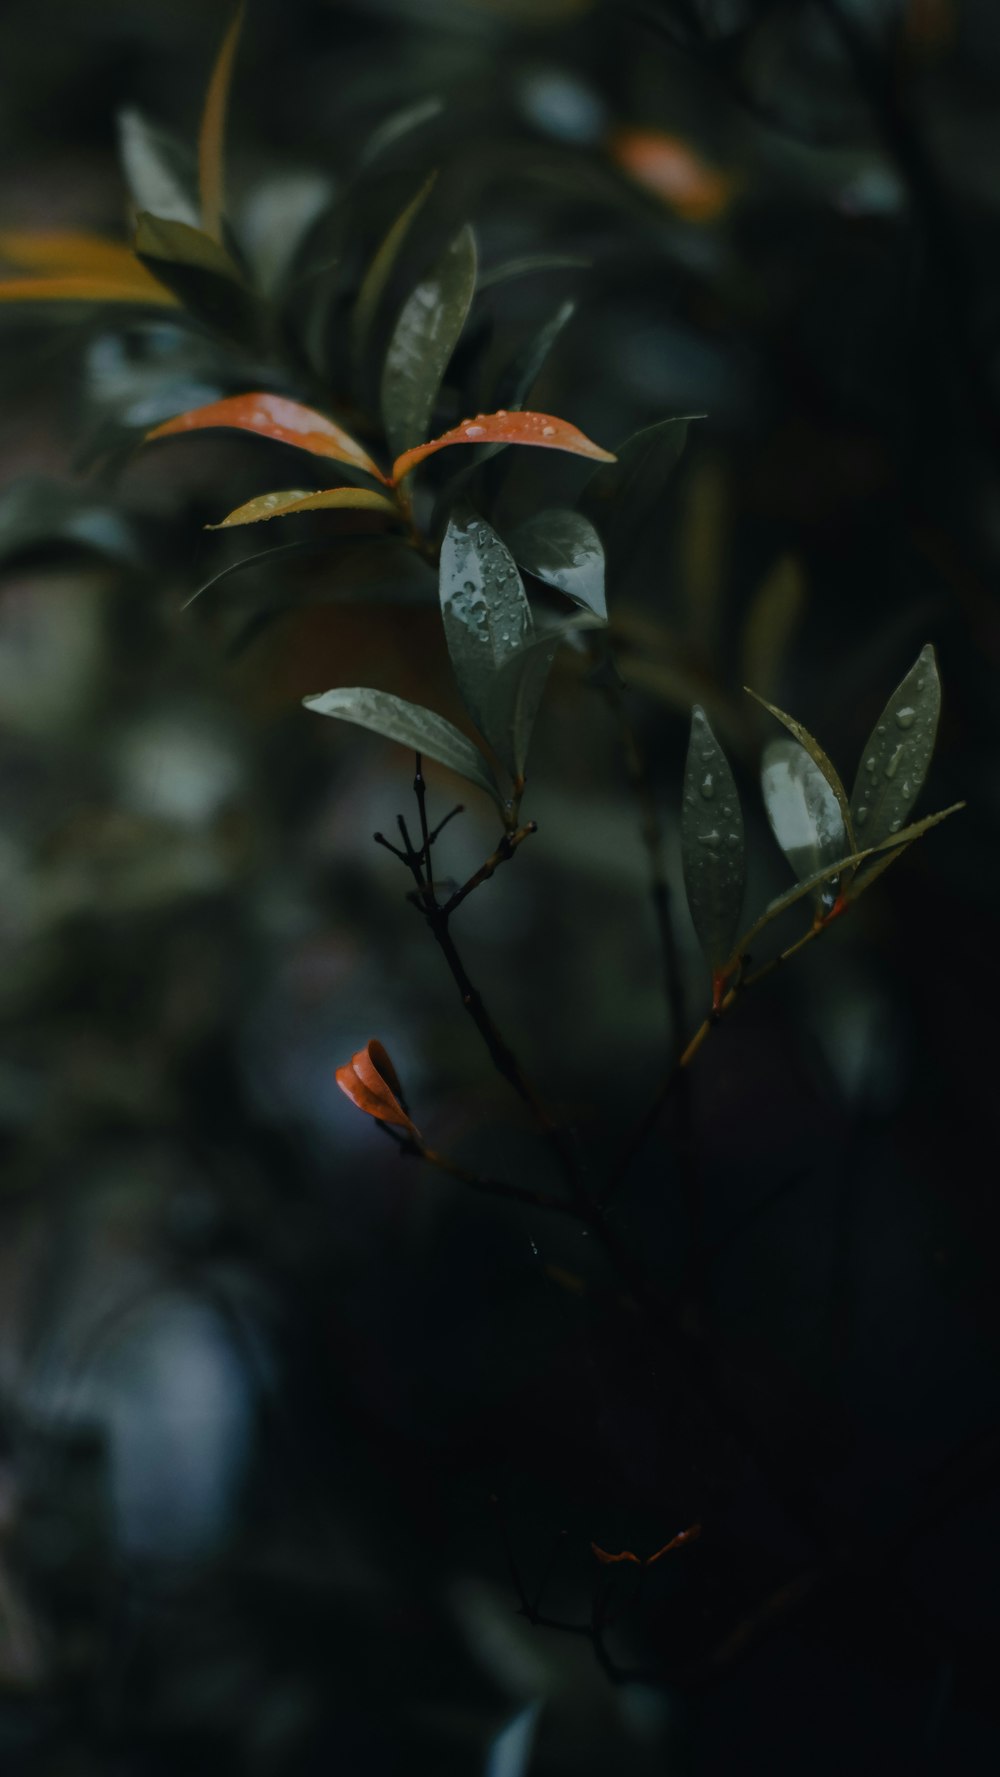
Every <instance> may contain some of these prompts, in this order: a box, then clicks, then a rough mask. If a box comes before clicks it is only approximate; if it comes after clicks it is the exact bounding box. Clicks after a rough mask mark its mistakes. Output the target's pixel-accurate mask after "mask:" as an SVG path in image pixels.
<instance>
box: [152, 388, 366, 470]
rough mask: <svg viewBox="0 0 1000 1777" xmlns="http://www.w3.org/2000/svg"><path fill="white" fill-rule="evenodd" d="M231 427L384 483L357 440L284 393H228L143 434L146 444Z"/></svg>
mask: <svg viewBox="0 0 1000 1777" xmlns="http://www.w3.org/2000/svg"><path fill="white" fill-rule="evenodd" d="M220 426H221V427H234V428H235V429H236V430H237V431H242V432H255V433H256V434H257V436H258V437H259V438H271V439H274V440H275V441H276V442H277V443H278V444H291V445H294V447H295V449H296V450H307V451H310V452H311V453H312V455H313V456H316V457H332V458H333V459H334V460H335V461H336V462H338V463H353V465H354V467H355V468H356V469H364V470H365V472H366V473H367V474H368V475H374V476H375V477H376V478H377V479H378V480H379V481H384V480H385V476H384V475H383V474H382V471H381V470H380V469H379V468H378V467H377V466H376V465H375V464H374V463H373V462H372V460H371V457H370V456H369V455H368V453H367V451H365V450H363V449H362V447H361V445H360V444H359V443H358V441H357V439H356V438H352V437H351V435H350V433H349V432H345V431H343V430H342V428H341V427H340V426H337V425H334V422H333V421H332V420H328V419H327V418H326V416H325V414H322V413H317V412H316V411H315V409H314V408H312V407H303V406H302V404H301V402H299V401H290V400H288V398H287V397H286V396H285V395H267V394H262V393H257V394H251V395H229V396H227V397H226V399H225V400H223V401H211V402H209V404H208V406H207V407H195V408H192V409H191V410H190V412H188V413H179V414H176V415H175V416H174V418H173V419H172V420H166V421H164V423H163V425H162V426H154V428H153V430H152V431H151V432H147V434H146V441H147V443H148V442H149V441H150V440H152V439H155V438H170V437H172V436H173V435H174V434H175V433H180V432H199V431H204V430H205V429H206V428H210V427H220Z"/></svg>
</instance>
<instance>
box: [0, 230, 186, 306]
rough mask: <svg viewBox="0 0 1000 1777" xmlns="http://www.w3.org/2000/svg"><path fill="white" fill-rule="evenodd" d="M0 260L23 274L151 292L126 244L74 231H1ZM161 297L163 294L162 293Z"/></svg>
mask: <svg viewBox="0 0 1000 1777" xmlns="http://www.w3.org/2000/svg"><path fill="white" fill-rule="evenodd" d="M0 259H6V260H7V262H8V264H10V265H16V266H19V267H21V268H23V270H25V271H30V272H42V273H48V274H60V273H62V274H66V275H68V276H70V277H77V278H97V279H99V280H107V281H110V282H112V283H116V284H117V283H122V284H125V283H133V284H135V285H136V286H137V287H138V288H139V289H140V290H148V289H149V288H150V276H149V273H148V271H147V270H146V268H145V266H143V265H140V264H139V261H138V259H137V258H136V256H135V254H134V253H133V251H132V249H131V247H129V246H128V245H127V244H126V243H125V241H109V240H105V238H104V237H103V236H102V235H96V234H84V233H83V232H82V231H77V230H75V229H55V230H51V231H48V230H47V231H45V232H38V233H35V232H34V231H32V230H30V229H9V230H7V231H6V232H5V231H2V230H0ZM161 294H165V293H164V292H161Z"/></svg>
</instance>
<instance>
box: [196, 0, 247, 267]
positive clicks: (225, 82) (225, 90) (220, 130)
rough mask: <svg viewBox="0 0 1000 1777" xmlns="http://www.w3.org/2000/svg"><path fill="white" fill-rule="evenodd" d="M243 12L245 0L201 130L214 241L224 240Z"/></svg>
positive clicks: (204, 211) (217, 68) (205, 197)
mask: <svg viewBox="0 0 1000 1777" xmlns="http://www.w3.org/2000/svg"><path fill="white" fill-rule="evenodd" d="M243 11H244V7H243V0H238V4H237V6H236V9H235V11H234V13H233V16H232V18H231V20H230V22H229V28H228V30H227V31H226V34H225V36H224V37H223V39H222V43H221V44H220V46H219V53H218V55H217V56H216V59H215V65H214V67H213V69H212V74H211V78H210V79H209V83H208V91H207V92H206V94H205V105H204V109H203V111H202V114H201V128H200V129H199V131H198V195H199V198H200V200H201V221H202V227H203V228H204V229H205V231H206V233H207V234H210V235H211V236H212V238H213V239H214V240H218V239H219V238H220V235H221V230H222V210H223V196H224V185H225V166H224V150H225V136H226V108H227V105H228V102H229V88H230V85H231V83H232V78H233V62H234V61H235V59H236V49H237V45H238V43H239V40H240V31H241V30H242V27H243Z"/></svg>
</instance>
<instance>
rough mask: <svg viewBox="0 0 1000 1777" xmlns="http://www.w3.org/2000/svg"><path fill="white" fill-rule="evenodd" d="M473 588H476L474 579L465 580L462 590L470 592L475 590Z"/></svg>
mask: <svg viewBox="0 0 1000 1777" xmlns="http://www.w3.org/2000/svg"><path fill="white" fill-rule="evenodd" d="M475 590H476V583H475V581H474V580H466V582H465V584H464V586H463V587H462V591H463V592H468V593H470V594H471V593H473V592H475Z"/></svg>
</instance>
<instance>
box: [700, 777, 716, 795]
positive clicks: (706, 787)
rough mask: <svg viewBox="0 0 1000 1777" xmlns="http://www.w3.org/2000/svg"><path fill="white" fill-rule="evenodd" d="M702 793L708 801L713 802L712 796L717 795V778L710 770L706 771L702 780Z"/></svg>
mask: <svg viewBox="0 0 1000 1777" xmlns="http://www.w3.org/2000/svg"><path fill="white" fill-rule="evenodd" d="M701 793H702V795H703V796H704V798H705V801H706V802H711V800H712V797H713V796H714V795H715V779H714V778H713V776H712V773H711V772H710V771H706V773H705V775H704V777H703V778H702V780H701Z"/></svg>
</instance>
